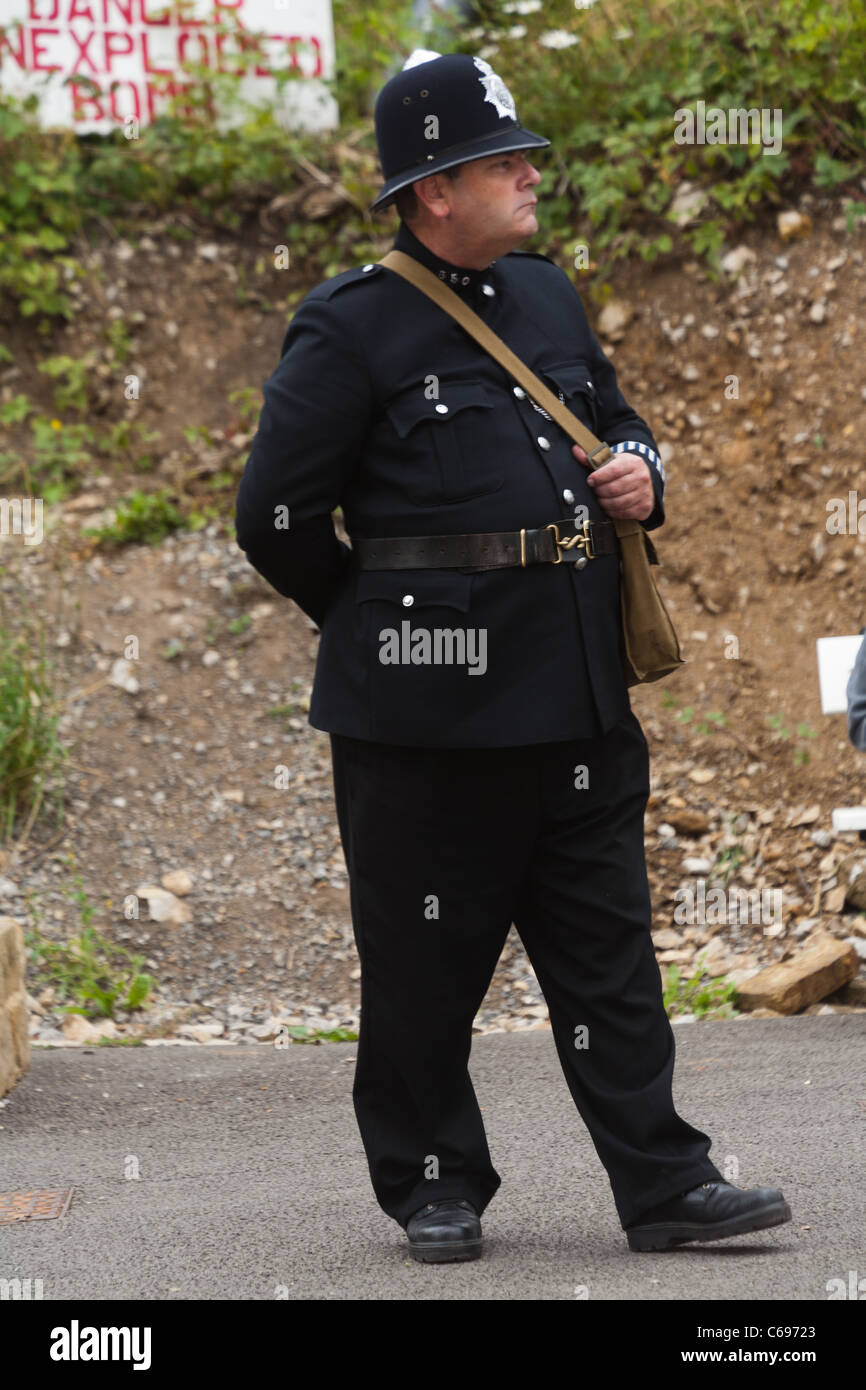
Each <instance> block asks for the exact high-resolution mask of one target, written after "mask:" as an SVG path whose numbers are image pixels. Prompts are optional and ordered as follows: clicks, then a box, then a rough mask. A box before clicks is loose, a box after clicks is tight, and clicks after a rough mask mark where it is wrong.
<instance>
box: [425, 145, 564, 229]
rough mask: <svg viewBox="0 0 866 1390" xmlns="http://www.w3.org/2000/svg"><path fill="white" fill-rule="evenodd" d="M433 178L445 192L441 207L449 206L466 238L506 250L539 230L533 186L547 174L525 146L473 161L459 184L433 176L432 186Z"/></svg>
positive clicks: (438, 202) (442, 210) (452, 220)
mask: <svg viewBox="0 0 866 1390" xmlns="http://www.w3.org/2000/svg"><path fill="white" fill-rule="evenodd" d="M433 179H435V180H436V184H435V187H436V189H437V191H438V192H439V194H440V196H439V197H438V198H436V200H435V206H436V210H437V211H438V213H439V216H443V215H445V214H446V209H447V217H448V220H449V223H450V226H451V228H452V230H453V231H454V232H455V233H457V234H458V235H460V236H465V237H467V238H468V239H477V238H478V237H479V236H480V237H481V238H483V240H484V241H485V242H489V243H490V244H496V246H497V247H498V248H499V254H503V253H504V252H505V251H506V250H511V249H512V248H513V247H515V246H518V245H519V244H520V242H521V241H524V240H525V239H526V237H528V236H533V235H534V233H535V232H537V231H538V218H537V217H536V215H535V203H536V197H535V193H534V192H533V190H534V188H535V185H536V184H537V183H539V182H540V180H541V174H540V173H539V172H538V170H537V169H535V168H534V167H533V166H532V165H531V164H530V162H529V160H528V159H527V158H526V155H525V153H524V151H523V150H512V151H506V152H505V153H504V154H491V155H487V156H486V157H485V158H484V159H472V160H469V161H468V162H467V163H466V164H462V165H461V166H460V172H459V174H458V176H457V178H456V179H455V181H454V182H453V183H452V182H451V181H450V179H447V178H445V177H444V176H442V175H440V176H436V175H433V176H432V177H431V179H430V184H431V185H432V184H433ZM431 210H433V209H432V208H431Z"/></svg>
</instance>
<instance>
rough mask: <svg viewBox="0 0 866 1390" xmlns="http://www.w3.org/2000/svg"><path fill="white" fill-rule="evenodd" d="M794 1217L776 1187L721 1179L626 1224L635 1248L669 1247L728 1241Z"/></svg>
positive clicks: (683, 1193) (631, 1244)
mask: <svg viewBox="0 0 866 1390" xmlns="http://www.w3.org/2000/svg"><path fill="white" fill-rule="evenodd" d="M790 1220H791V1208H790V1207H789V1206H788V1203H787V1202H786V1201H785V1199H784V1197H783V1196H782V1194H781V1192H780V1191H779V1190H778V1188H776V1187H750V1188H748V1189H747V1190H744V1189H743V1188H741V1187H732V1186H731V1184H730V1183H729V1182H724V1181H722V1180H720V1179H716V1180H715V1181H714V1182H705V1183H701V1184H699V1186H697V1187H693V1188H691V1189H690V1190H689V1191H688V1192H682V1193H680V1195H679V1196H678V1197H671V1198H670V1199H669V1200H668V1201H666V1202H662V1203H660V1205H659V1206H657V1207H652V1208H651V1209H650V1211H647V1212H644V1213H643V1215H642V1216H641V1218H640V1221H639V1222H636V1223H635V1224H634V1225H632V1226H628V1227H627V1228H626V1235H627V1236H628V1244H629V1249H630V1250H670V1249H671V1248H672V1247H673V1246H674V1245H682V1244H683V1242H684V1241H687V1240H724V1239H725V1238H726V1237H727V1236H741V1235H744V1234H745V1232H746V1231H763V1230H765V1229H766V1227H768V1226H782V1225H784V1223H785V1222H786V1221H790Z"/></svg>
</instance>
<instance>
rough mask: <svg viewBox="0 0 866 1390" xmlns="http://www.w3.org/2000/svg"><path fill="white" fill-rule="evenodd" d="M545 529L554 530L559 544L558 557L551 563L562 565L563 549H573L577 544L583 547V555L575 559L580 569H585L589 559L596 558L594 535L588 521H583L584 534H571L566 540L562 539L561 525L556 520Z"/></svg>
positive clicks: (557, 544)
mask: <svg viewBox="0 0 866 1390" xmlns="http://www.w3.org/2000/svg"><path fill="white" fill-rule="evenodd" d="M545 529H546V530H548V531H552V532H553V538H554V540H555V542H556V546H557V552H556V559H555V560H552V561H551V564H554V565H561V564H562V552H563V550H573V549H574V547H575V546H580V547H582V549H583V555H581V557H580V559H579V560H576V561H575V564H576V566H577V568H578V569H583V567H584V565H585V564H586V562H587V560H594V559H595V551H594V550H593V549H592V537H591V536H590V533H589V522H588V521H585V522H584V523H583V534H582V535H576V536H569V537H568V538H567V539H566V540H560V538H559V526H558V525H557V523H556V522H555V521H552V522H551V523H550V525H549V526H547V527H546V528H545Z"/></svg>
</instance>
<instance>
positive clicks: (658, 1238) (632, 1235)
mask: <svg viewBox="0 0 866 1390" xmlns="http://www.w3.org/2000/svg"><path fill="white" fill-rule="evenodd" d="M790 1220H791V1208H790V1207H789V1206H788V1203H787V1202H784V1201H783V1202H774V1203H773V1204H772V1205H771V1206H767V1207H761V1208H760V1209H759V1210H758V1211H752V1212H746V1213H744V1215H742V1216H729V1217H728V1219H727V1221H715V1222H713V1224H712V1225H707V1224H706V1223H704V1222H700V1221H670V1222H664V1223H662V1222H659V1224H658V1225H655V1226H639V1227H638V1228H637V1229H636V1230H633V1231H627V1232H626V1235H627V1236H628V1244H629V1249H630V1250H670V1249H672V1248H673V1247H674V1246H675V1245H683V1244H684V1243H685V1242H686V1241H690V1240H725V1239H726V1238H727V1237H728V1236H742V1235H745V1234H746V1233H747V1232H748V1231H765V1230H767V1229H768V1227H770V1226H784V1224H785V1222H786V1221H790Z"/></svg>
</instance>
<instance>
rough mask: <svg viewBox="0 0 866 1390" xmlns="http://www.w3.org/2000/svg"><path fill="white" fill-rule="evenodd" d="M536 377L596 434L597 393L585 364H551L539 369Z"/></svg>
mask: <svg viewBox="0 0 866 1390" xmlns="http://www.w3.org/2000/svg"><path fill="white" fill-rule="evenodd" d="M538 375H539V376H540V377H542V379H543V380H544V382H545V384H546V385H547V386H550V387H551V388H552V390H553V393H554V395H556V394H557V392H558V391H559V392H561V393H562V395H563V396H564V397H565V405H567V406H568V408H569V410H570V411H571V412H572V414H574V415H576V416H577V418H578V419H579V420H581V421H582V422H583V424H584V425H586V426H587V427H588V428H589V429H591V430H592V432H593V434H598V427H599V406H598V392H597V391H596V388H595V382H594V381H593V379H592V374H591V372H590V370H589V366H588V364H587V363H586V362H552V363H550V364H549V365H548V366H545V367H540V368H539V370H538Z"/></svg>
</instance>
